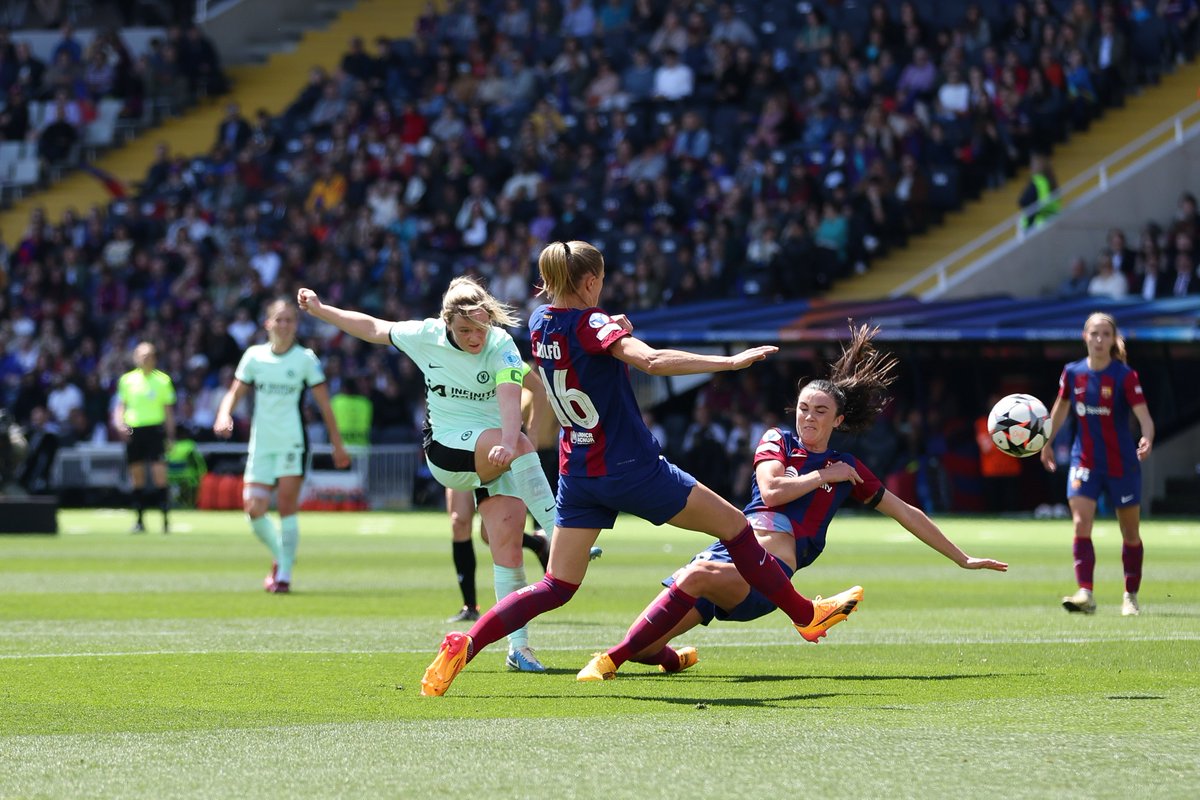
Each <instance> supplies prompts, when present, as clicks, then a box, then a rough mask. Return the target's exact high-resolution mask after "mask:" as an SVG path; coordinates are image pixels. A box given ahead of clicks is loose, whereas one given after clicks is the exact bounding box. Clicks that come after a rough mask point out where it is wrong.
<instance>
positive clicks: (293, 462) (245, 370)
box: [213, 299, 350, 594]
mask: <svg viewBox="0 0 1200 800" xmlns="http://www.w3.org/2000/svg"><path fill="white" fill-rule="evenodd" d="M299 317H300V314H299V312H297V311H296V309H295V307H294V306H293V305H292V304H291V301H289V300H283V299H279V300H275V301H273V302H272V303H271V304H270V305H268V306H267V318H266V322H265V323H264V327H265V328H266V329H267V339H268V341H267V343H266V344H254V345H250V346H249V347H247V348H246V352H245V353H243V354H242V360H241V361H240V362H239V363H238V365H237V370H236V371H235V372H234V378H233V383H231V384H230V385H229V391H227V392H226V393H225V396H224V397H223V398H221V405H220V407H219V408H218V409H217V418H216V421H215V422H213V431H214V432H215V433H216V434H217V435H218V436H221V437H224V438H228V437H229V436H230V435H231V434H232V433H233V409H234V407H235V406H237V404H238V401H239V400H241V399H242V397H244V396H245V395H246V393H247V392H248V391H249V390H250V389H251V388H253V389H254V417H253V418H252V419H251V420H250V448H249V455H248V457H247V459H246V471H245V473H244V481H245V485H244V486H243V487H242V508H243V509H244V510H245V511H246V516H247V517H248V518H249V519H250V528H251V530H253V531H254V535H255V536H257V537H258V538H259V539H261V540H262V542H263V544H265V545H266V546H267V549H268V550H270V551H271V556H272V558H273V563H272V565H271V572H270V573H269V574H268V575H267V577H266V578H265V579H264V580H263V588H264V589H266V590H267V591H268V592H271V593H272V594H287V593H288V592H290V591H291V589H292V565H293V564H294V563H295V561H296V550H297V548H298V547H299V545H300V522H299V520H298V519H297V517H296V512H297V511H298V510H299V505H300V489H301V487H302V486H303V485H304V470H305V468H306V467H307V465H308V437H307V436H306V435H305V432H304V420H303V418H302V417H301V414H300V408H301V400H302V399H303V394H304V390H305V389H306V388H307V389H311V390H312V393H313V398H314V399H315V400H316V401H317V407H318V408H320V409H321V419H322V420H324V421H325V429H326V430H328V431H329V441H330V443H331V444H332V445H333V463H334V466H336V467H338V468H339V469H344V468H345V467H348V466H350V456H349V455H348V454H347V453H346V447H345V445H344V444H343V443H342V434H341V431H339V430H338V425H337V419H336V418H335V417H334V416H333V408H332V407H331V406H330V405H329V388H328V387H327V386H326V385H325V372H324V370H322V369H321V362H320V361H319V360H318V359H317V354H316V353H314V352H313V351H312V350H310V349H308V348H307V347H302V346H301V345H299V344H297V342H296V323H297V321H298V320H299ZM272 490H275V493H276V495H275V501H276V506H277V508H278V510H279V527H278V528H276V527H275V523H274V522H273V521H272V520H271V518H270V517H268V516H267V511H268V510H269V508H270V505H271V491H272Z"/></svg>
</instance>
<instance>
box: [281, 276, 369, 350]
mask: <svg viewBox="0 0 1200 800" xmlns="http://www.w3.org/2000/svg"><path fill="white" fill-rule="evenodd" d="M296 305H298V306H300V308H301V310H303V311H307V312H308V313H309V314H312V315H313V316H314V317H316V318H317V319H319V320H321V321H322V322H328V323H329V324H330V325H332V326H334V327H335V328H337V329H338V330H341V331H345V332H346V333H348V334H350V335H351V336H353V337H355V338H356V339H362V340H363V341H364V342H372V343H374V344H387V343H388V342H389V341H391V337H390V334H391V330H392V323H390V322H388V321H386V320H382V319H377V318H375V317H372V316H371V315H370V314H363V313H362V312H359V311H347V310H346V309H344V308H338V307H337V306H328V305H325V304H324V303H322V302H321V298H320V297H318V296H317V293H316V292H314V291H313V290H312V289H301V290H300V291H299V292H297V293H296Z"/></svg>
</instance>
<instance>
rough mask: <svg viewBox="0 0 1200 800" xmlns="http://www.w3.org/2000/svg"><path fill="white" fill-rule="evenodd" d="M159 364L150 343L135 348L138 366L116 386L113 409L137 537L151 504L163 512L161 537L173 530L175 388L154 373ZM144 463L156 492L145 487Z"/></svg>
mask: <svg viewBox="0 0 1200 800" xmlns="http://www.w3.org/2000/svg"><path fill="white" fill-rule="evenodd" d="M157 361H158V351H157V350H155V348H154V345H152V344H150V343H149V342H142V343H141V344H139V345H138V346H137V347H135V348H134V349H133V363H134V365H135V366H134V368H133V369H131V370H130V371H129V372H126V373H125V374H124V375H122V376H121V378H120V380H119V381H117V405H116V407H115V408H114V409H113V427H115V428H116V429H117V431H118V432H119V433H120V435H121V438H122V439H124V440H125V461H126V463H127V464H128V465H129V482H130V483H131V484H132V485H133V509H134V511H135V512H136V513H137V521H136V522H134V524H133V533H144V532H145V530H146V526H145V525H144V524H143V521H142V513H143V512H144V511H145V509H146V505H147V501H148V500H151V499H153V500H157V503H158V507H159V508H160V509H162V518H163V528H162V531H163V533H168V532H169V531H170V527H169V525H168V520H167V511H168V510H169V509H170V507H171V498H170V496H169V494H168V492H167V461H166V452H167V450H168V449H169V447H170V443H171V442H173V441H175V386H174V384H172V383H171V377H170V376H169V375H167V373H165V372H163V371H162V370H159V369H155V364H156V363H157ZM146 464H149V465H150V481H151V484H152V485H153V486H154V488H153V489H152V490H148V489H147V488H146Z"/></svg>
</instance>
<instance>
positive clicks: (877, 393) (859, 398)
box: [796, 322, 899, 433]
mask: <svg viewBox="0 0 1200 800" xmlns="http://www.w3.org/2000/svg"><path fill="white" fill-rule="evenodd" d="M877 333H879V328H878V327H875V328H870V327H868V326H866V325H861V326H859V327H858V328H855V327H854V324H853V322H851V324H850V343H849V344H848V345H842V357H841V358H839V359H838V360H837V361H836V362H834V363H833V364H830V365H829V377H828V378H801V379H800V381H799V383H797V385H796V394H797V395H799V393H800V392H802V391H804V390H805V389H807V388H812V389H816V390H818V391H822V392H825V394H827V395H829V396H830V397H832V398H833V400H834V402H835V403H837V413H838V414H841V415H843V417H844V418H843V419H842V424H841V430H843V431H845V432H847V433H859V432H861V431H865V430H866V429H867V428H869V427H871V425H872V423H874V422H875V418H876V417H877V416H879V412H881V411H883V408H884V406H886V405H887V402H888V399H889V397H888V393H887V387H889V386H891V385H892V383H893V382H894V381H895V380H896V375H895V369H896V366H897V364H898V363H899V362H898V361H897V360H896V357H895V356H893V355H890V354H887V353H881V352H879V351H878V350H876V349H875V346H874V345H873V344H872V343H871V340H872V339H874V338H875V334H877Z"/></svg>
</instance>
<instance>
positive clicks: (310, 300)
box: [296, 277, 554, 672]
mask: <svg viewBox="0 0 1200 800" xmlns="http://www.w3.org/2000/svg"><path fill="white" fill-rule="evenodd" d="M296 301H297V303H299V305H300V308H302V309H303V310H305V311H307V312H308V313H309V314H312V315H313V316H314V317H316V318H317V319H319V320H322V321H324V322H328V323H329V324H331V325H333V326H334V327H336V328H338V329H340V330H342V331H345V332H346V333H348V334H350V335H351V336H354V337H356V338H358V339H362V340H363V341H366V342H374V343H376V344H390V345H392V346H393V347H395V348H396V349H397V350H399V351H400V352H402V353H404V354H405V355H407V356H408V357H409V358H411V359H412V360H413V362H414V363H415V364H416V365H417V368H418V369H420V370H421V373H422V374H423V375H424V376H425V401H426V404H427V406H428V416H427V420H426V428H425V437H424V439H425V441H424V443H423V447H424V450H425V458H426V461H427V463H428V464H429V471H430V472H432V473H433V477H434V478H436V479H437V481H438V483H440V484H442V486H444V487H446V488H447V489H457V490H462V491H474V492H475V496H476V502H477V503H478V508H479V516H480V518H481V519H482V520H483V523H484V525H486V526H487V530H488V538H489V540H490V541H489V545H490V547H491V549H492V561H493V564H494V566H495V576H496V592H497V596H501V597H502V596H504V595H507V594H508V593H509V592H515V591H516V590H517V589H520V588H521V587H522V586H524V585H525V567H524V560H523V557H522V555H521V536H522V534H523V533H524V531H525V509H526V508H528V509H529V512H530V513H531V514H533V517H534V519H535V520H537V521H538V524H539V526H541V527H542V528H543V529H544V530H546V531H547V532H550V531H551V530H552V529H553V525H554V495H552V494H551V493H550V484H549V483H548V482H547V480H546V475H545V473H543V472H542V465H541V462H539V461H538V456H537V452H536V451H535V450H534V447H533V445H532V443H530V441H529V439H528V438H527V437H526V436H525V434H523V433H521V381H522V378H523V369H522V367H523V362H522V361H521V354H520V353H519V352H518V351H517V345H516V343H515V342H513V338H512V336H510V335H509V334H508V332H507V331H505V330H504V329H503V327H501V326H504V327H511V326H513V325H516V324H517V319H516V318H515V317H513V315H512V312H511V311H510V310H509V309H508V308H507V307H506V306H505V305H504V304H502V303H501V302H499V301H498V300H496V298H494V297H492V295H490V294H489V293H488V292H487V291H486V290H485V289H484V288H483V287H482V286H480V285H479V284H478V283H476V282H475V281H474V280H472V279H470V278H465V277H460V278H455V279H454V280H452V281H451V282H450V286H449V287H448V288H447V289H446V294H445V295H443V297H442V313H441V316H440V317H439V318H438V319H424V320H421V319H417V320H408V321H403V322H388V321H385V320H381V319H376V318H375V317H372V316H369V315H367V314H363V313H360V312H358V311H347V310H345V309H341V308H337V307H336V306H331V305H326V304H325V303H323V302H321V298H319V297H318V296H317V293H316V292H314V291H313V290H312V289H301V290H300V291H299V292H298V293H297V295H296ZM522 504H523V505H522ZM501 592H503V593H504V594H503V595H502V594H500V593H501ZM518 628H521V630H519V631H518V630H517V629H518ZM505 633H511V634H512V635H511V636H510V637H509V647H510V649H509V654H508V657H507V658H506V659H505V663H506V665H507V666H508V667H509V669H515V670H519V671H521V672H545V671H546V668H545V667H543V666H542V664H541V662H539V661H538V660H537V658H536V657H535V656H534V654H533V651H532V650H530V648H529V644H528V637H527V635H526V633H525V631H524V629H523V626H521V625H518V626H514V627H513V629H511V630H510V631H505Z"/></svg>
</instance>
